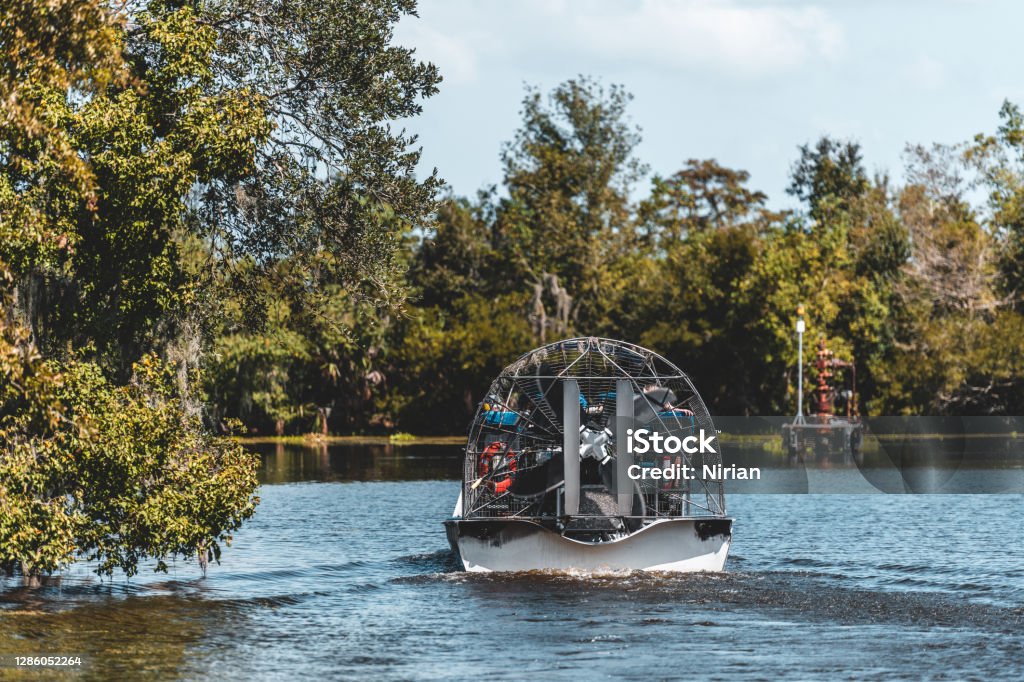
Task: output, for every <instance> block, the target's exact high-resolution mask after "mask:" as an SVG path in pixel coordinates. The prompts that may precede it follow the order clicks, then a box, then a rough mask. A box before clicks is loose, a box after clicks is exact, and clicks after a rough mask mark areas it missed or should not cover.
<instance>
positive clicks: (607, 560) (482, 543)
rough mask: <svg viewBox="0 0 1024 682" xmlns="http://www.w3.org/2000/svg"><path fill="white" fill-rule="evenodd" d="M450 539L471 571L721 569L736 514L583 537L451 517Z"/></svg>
mask: <svg viewBox="0 0 1024 682" xmlns="http://www.w3.org/2000/svg"><path fill="white" fill-rule="evenodd" d="M445 525H446V527H447V530H448V540H449V543H450V544H451V545H452V549H453V550H454V551H455V552H456V553H457V554H458V555H459V558H460V559H461V561H462V565H463V566H464V567H465V569H466V570H467V571H473V572H489V571H533V570H553V571H584V572H595V573H600V572H614V571H632V570H643V571H675V572H680V573H691V572H701V571H713V572H717V571H721V570H723V569H724V568H725V560H726V557H727V556H728V554H729V545H730V542H731V540H732V519H728V518H713V519H695V518H672V519H659V520H656V521H653V522H652V523H650V524H648V525H646V526H644V527H643V528H641V529H639V530H637V531H635V532H633V533H631V534H629V535H626V536H624V537H622V538H619V539H617V540H611V541H608V542H581V541H578V540H574V539H572V538H568V537H565V536H563V535H561V534H560V533H558V532H557V531H555V530H554V529H551V528H547V527H545V526H543V525H541V524H540V523H537V522H535V521H531V520H525V519H470V520H465V519H451V520H449V521H447V522H446V524H445Z"/></svg>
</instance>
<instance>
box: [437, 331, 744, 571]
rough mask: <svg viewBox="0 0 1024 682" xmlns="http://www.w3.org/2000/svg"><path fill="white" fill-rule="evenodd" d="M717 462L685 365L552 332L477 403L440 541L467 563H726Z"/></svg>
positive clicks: (684, 566) (500, 566)
mask: <svg viewBox="0 0 1024 682" xmlns="http://www.w3.org/2000/svg"><path fill="white" fill-rule="evenodd" d="M642 434H647V435H651V434H656V436H655V437H656V438H657V439H659V441H658V442H660V443H665V444H668V445H675V446H676V447H675V448H674V451H673V448H671V447H669V448H661V449H659V448H656V447H650V441H649V440H647V441H644V440H642V439H641V438H640V436H641V435H642ZM637 443H643V445H644V447H637ZM698 443H699V445H700V447H697V446H698ZM721 464H722V457H721V449H720V448H719V446H718V432H717V431H716V430H715V427H714V424H713V422H712V420H711V416H710V415H709V414H708V411H707V408H706V407H705V405H704V401H703V400H702V399H701V397H700V395H699V394H698V393H697V390H696V389H695V388H694V386H693V383H692V382H691V381H690V379H689V377H688V376H687V375H686V374H684V373H683V372H682V370H680V369H679V368H678V367H676V366H675V365H673V364H672V363H671V362H669V361H668V360H666V359H665V358H663V357H661V356H660V355H658V354H656V353H654V352H652V351H650V350H647V349H645V348H641V347H640V346H636V345H632V344H629V343H625V342H622V341H614V340H611V339H602V338H575V339H568V340H564V341H558V342H556V343H552V344H549V345H546V346H543V347H541V348H537V349H535V350H532V351H530V352H529V353H526V354H525V355H523V356H522V357H520V358H519V359H518V360H516V361H515V362H513V363H512V364H511V365H509V366H508V367H506V368H505V369H504V370H503V371H502V372H501V374H500V375H499V376H498V377H497V378H496V379H495V380H494V382H493V383H492V384H491V386H490V388H489V390H488V391H487V393H486V395H485V397H484V399H483V400H482V401H481V402H480V405H479V408H478V409H477V412H476V416H475V417H474V419H473V421H472V423H471V425H470V429H469V434H468V438H467V443H466V449H465V459H464V467H463V477H462V490H461V492H460V494H459V497H458V501H457V502H456V504H455V509H454V512H453V514H452V518H450V519H448V520H447V521H445V529H446V532H447V536H448V541H449V544H450V545H451V547H452V551H453V552H455V553H456V554H457V556H458V557H459V559H460V560H461V562H462V565H463V566H464V567H465V569H466V570H467V571H475V572H487V571H529V570H555V571H571V570H580V571H585V572H605V571H612V572H614V571H632V570H647V571H676V572H695V571H721V570H722V569H723V568H724V566H725V561H726V557H727V555H728V552H729V544H730V542H731V539H732V519H731V518H730V517H728V516H727V515H726V509H725V494H724V490H723V484H722V481H721V480H717V479H716V478H714V474H713V473H709V472H714V471H720V470H721Z"/></svg>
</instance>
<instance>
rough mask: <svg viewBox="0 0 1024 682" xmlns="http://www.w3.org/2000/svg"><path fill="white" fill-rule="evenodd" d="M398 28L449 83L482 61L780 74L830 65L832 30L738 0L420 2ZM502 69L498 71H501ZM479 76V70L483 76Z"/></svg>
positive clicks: (835, 42)
mask: <svg viewBox="0 0 1024 682" xmlns="http://www.w3.org/2000/svg"><path fill="white" fill-rule="evenodd" d="M419 9H420V14H421V16H422V19H416V18H409V19H406V20H403V22H402V23H401V25H400V26H399V32H398V38H399V40H400V42H401V43H402V44H406V45H411V46H416V47H417V51H418V54H419V55H420V56H421V57H422V58H424V59H429V60H430V61H433V62H434V63H436V64H437V65H438V66H439V67H440V68H441V70H442V72H443V73H444V74H445V75H446V77H447V79H448V80H449V82H450V83H451V82H455V83H459V82H471V81H474V80H476V79H477V78H478V76H479V74H480V71H481V69H482V66H481V65H482V64H483V63H484V62H488V63H494V62H497V63H498V64H499V65H502V66H507V65H508V64H521V65H524V66H525V65H526V64H528V63H534V64H535V63H536V62H537V60H541V61H546V60H554V61H555V62H562V61H563V60H564V59H565V58H566V56H571V58H572V61H573V62H574V63H577V64H578V63H580V62H581V61H584V62H588V63H592V64H593V65H594V67H601V66H605V65H607V64H608V63H609V62H614V63H616V64H620V65H628V66H639V67H641V68H644V67H647V68H652V69H658V68H665V67H669V68H673V69H690V68H693V69H710V70H714V71H716V72H720V73H722V74H723V75H739V76H746V75H760V74H772V73H780V72H786V71H789V70H791V69H794V68H798V67H800V66H802V65H805V64H808V63H811V62H814V61H821V60H832V59H834V58H836V57H837V56H838V55H839V54H840V53H841V51H842V49H843V33H842V30H841V29H840V27H839V25H838V24H837V23H836V22H835V21H834V20H833V19H832V18H831V17H829V15H828V14H827V13H826V12H825V11H824V10H823V9H821V8H819V7H817V6H814V5H799V4H794V3H786V4H781V3H756V4H754V3H749V2H742V1H741V0H573V1H571V2H570V1H567V0H519V1H518V2H509V3H504V2H502V3H498V2H480V1H479V0H446V1H445V2H440V1H439V0H426V1H425V2H422V3H421V4H420V8H419ZM502 63H503V64H502ZM483 68H486V67H483Z"/></svg>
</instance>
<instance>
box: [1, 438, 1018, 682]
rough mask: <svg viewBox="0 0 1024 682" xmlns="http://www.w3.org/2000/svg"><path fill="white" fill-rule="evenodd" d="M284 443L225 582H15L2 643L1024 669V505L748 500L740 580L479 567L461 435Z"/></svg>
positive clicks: (4, 600) (516, 669) (451, 659)
mask: <svg viewBox="0 0 1024 682" xmlns="http://www.w3.org/2000/svg"><path fill="white" fill-rule="evenodd" d="M745 447H746V446H745ZM746 450H747V452H746V456H749V457H753V458H755V459H756V460H757V461H759V462H762V463H763V462H769V463H773V464H774V466H772V467H766V469H770V471H772V472H779V473H785V474H786V475H791V476H793V477H794V479H799V480H801V481H803V486H804V488H803V489H802V490H800V492H804V491H807V492H815V486H819V485H823V484H820V483H819V482H818V478H821V477H824V478H826V479H827V478H831V477H840V478H843V479H844V480H847V481H853V480H857V479H859V480H860V481H864V480H865V477H864V476H863V475H862V474H861V470H860V468H859V466H858V465H857V463H856V462H852V463H851V462H841V461H837V462H829V463H828V464H827V465H823V466H809V467H808V466H801V465H799V463H791V462H787V461H786V459H785V458H784V457H779V456H775V455H772V454H770V453H768V452H766V451H764V450H763V449H758V447H756V446H751V447H746ZM261 453H262V457H263V474H262V476H263V481H264V485H263V487H262V489H261V491H260V496H261V498H262V504H261V506H260V508H259V510H258V512H257V514H256V516H255V517H254V518H253V519H252V521H251V522H250V523H249V524H247V525H246V526H245V527H244V528H243V529H242V531H241V532H239V533H238V534H237V536H236V538H235V542H234V544H233V546H232V547H231V548H230V549H227V550H226V551H225V553H224V562H223V564H222V565H220V566H213V567H211V568H210V571H209V575H208V576H207V577H206V578H203V577H202V574H201V572H200V571H199V570H198V568H197V567H196V566H195V565H194V562H191V561H189V562H183V561H179V562H178V563H177V564H176V565H175V566H174V567H172V572H171V574H170V575H168V576H165V575H159V574H158V575H153V574H149V573H145V572H144V573H143V574H141V575H140V576H138V577H137V578H135V579H133V580H132V581H131V582H126V581H124V580H122V579H115V580H114V581H113V582H103V581H100V580H98V579H97V578H95V577H94V576H91V575H90V574H89V572H88V570H87V567H82V566H78V567H75V568H74V569H72V570H70V571H68V572H67V574H66V575H65V576H63V579H62V580H60V581H59V582H52V583H51V584H50V585H49V586H47V587H44V588H41V589H32V590H26V589H21V588H19V587H18V586H17V585H15V584H13V583H12V582H11V581H10V580H7V581H6V582H3V581H2V580H0V587H2V588H3V591H0V657H3V656H4V655H5V654H21V655H25V654H29V655H32V654H36V655H38V654H77V655H81V656H83V658H84V659H85V661H86V664H85V666H84V669H83V671H82V672H85V673H86V676H87V677H88V678H91V679H117V680H120V679H139V678H149V679H161V680H162V679H174V678H196V677H210V676H216V677H229V678H238V679H284V678H292V677H305V678H308V679H323V678H352V679H375V680H376V679H385V680H389V679H394V680H407V679H468V678H474V679H490V678H495V679H522V678H525V677H541V678H544V679H552V678H555V679H558V678H564V679H579V678H581V677H582V676H587V677H592V676H595V675H598V676H600V675H604V676H615V677H619V676H621V677H623V678H624V679H645V680H646V679H661V678H678V677H688V678H689V677H692V678H698V679H699V678H703V677H708V676H718V677H726V678H741V679H742V678H746V679H765V678H769V679H771V678H776V677H781V676H786V677H788V678H797V679H830V678H835V677H837V676H839V677H853V678H864V677H874V678H893V677H908V678H915V679H916V678H920V677H942V676H947V677H950V678H964V677H975V678H1000V677H1002V678H1011V679H1012V678H1014V677H1015V675H1016V673H1017V672H1019V671H1020V665H1021V660H1022V651H1024V634H1022V631H1021V627H1020V624H1021V621H1022V618H1024V524H1021V523H1020V515H1021V512H1022V510H1024V496H1022V495H970V494H961V495H946V494H934V495H880V494H875V495H860V494H851V495H842V494H830V495H814V494H810V495H784V494H783V495H745V494H737V495H733V496H732V497H731V498H729V507H730V510H729V511H730V513H731V514H732V515H733V516H734V517H735V518H736V526H735V536H734V546H733V553H732V556H731V557H730V560H729V564H728V571H727V572H726V573H725V574H719V575H691V576H671V575H657V574H643V573H632V574H627V575H614V576H581V575H549V574H519V575H491V576H480V575H469V574H465V573H462V572H459V571H458V570H457V566H456V565H455V562H454V561H453V558H452V557H451V556H450V554H449V553H448V551H447V549H446V541H445V538H444V533H443V530H442V528H441V525H440V521H441V520H442V519H443V518H445V517H446V516H447V515H448V514H449V513H450V511H451V507H452V504H453V502H454V500H455V497H456V495H457V494H458V483H457V482H456V480H455V479H456V478H457V476H458V475H459V470H460V452H459V447H458V446H457V445H455V446H451V445H448V446H434V445H431V446H419V445H414V446H403V447H398V446H389V445H362V446H354V445H350V446H331V447H328V448H326V449H324V448H319V449H316V448H314V449H307V448H301V447H295V446H285V447H281V448H278V447H275V446H269V447H267V446H261ZM968 470H972V471H984V469H983V468H980V467H975V468H973V469H972V468H971V467H967V468H963V467H961V468H958V469H956V470H955V471H956V473H957V474H959V473H961V472H963V471H968ZM933 471H935V472H937V475H942V470H940V469H933ZM1003 471H1004V473H1005V472H1006V471H1010V472H1012V471H1014V470H1013V469H1006V470H1003ZM829 485H831V484H829ZM868 485H869V486H870V484H868ZM873 489H874V490H876V491H877V488H873ZM5 660H6V659H5ZM8 672H12V671H11V670H9V669H8V670H3V671H0V678H2V677H4V676H5V673H8ZM12 674H13V673H12ZM61 674H63V675H65V676H67V677H71V676H73V673H70V672H67V671H63V673H62V672H61V671H53V670H49V671H45V672H44V673H23V674H22V676H23V677H24V678H25V679H53V678H55V677H60V675H61Z"/></svg>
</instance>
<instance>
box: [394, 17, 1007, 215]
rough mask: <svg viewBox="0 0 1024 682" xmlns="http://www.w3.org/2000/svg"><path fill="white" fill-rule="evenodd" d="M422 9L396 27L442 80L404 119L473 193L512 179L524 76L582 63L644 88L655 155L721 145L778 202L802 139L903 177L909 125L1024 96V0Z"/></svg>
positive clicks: (677, 163)
mask: <svg viewBox="0 0 1024 682" xmlns="http://www.w3.org/2000/svg"><path fill="white" fill-rule="evenodd" d="M419 14H420V17H419V18H413V17H409V18H406V19H403V21H402V22H401V24H400V25H399V27H398V31H397V34H396V40H397V42H398V43H399V44H402V45H406V46H410V47H415V48H416V49H417V54H418V55H419V57H420V58H421V59H426V60H429V61H432V62H434V63H435V64H437V65H438V67H439V68H440V70H441V73H442V74H443V75H444V77H445V81H444V82H443V83H442V84H441V92H440V93H439V94H438V95H436V96H435V97H432V98H430V99H429V100H427V101H426V102H425V103H424V112H423V115H422V116H420V117H419V118H417V119H415V120H412V121H407V122H405V125H406V126H407V129H408V130H409V131H410V132H414V133H417V134H418V135H419V136H420V142H421V144H422V146H423V160H422V167H423V170H425V171H426V172H429V170H430V169H432V168H433V167H435V166H436V167H437V168H438V169H439V171H440V173H441V176H442V177H444V178H445V179H446V180H447V181H448V183H449V184H450V186H451V188H452V190H453V191H454V192H455V193H456V194H460V195H472V194H474V193H475V192H476V190H477V189H479V188H480V187H483V186H485V185H487V184H491V183H497V182H499V181H500V179H501V163H500V159H499V154H500V151H501V145H502V143H503V142H504V141H506V140H509V139H511V138H512V136H513V134H514V131H515V129H516V128H517V127H518V125H519V104H520V101H521V100H522V96H523V91H524V90H523V88H524V84H531V85H537V86H540V87H541V88H542V89H544V90H549V89H550V88H552V87H554V86H555V85H557V84H558V83H559V82H561V81H563V80H565V79H567V78H571V77H574V76H576V75H578V74H587V75H591V76H594V77H597V78H600V79H601V80H602V81H604V82H605V83H620V84H622V85H624V86H625V87H626V89H627V90H629V91H630V92H632V93H633V95H634V97H635V99H634V100H633V102H632V104H631V106H630V116H631V118H632V120H633V122H634V123H636V124H637V125H639V126H640V128H641V129H642V135H643V142H642V143H641V145H640V147H639V149H638V156H639V157H640V158H641V159H642V160H643V161H644V162H646V163H647V164H649V166H650V169H651V172H652V173H661V174H670V173H672V172H674V171H676V170H678V169H679V168H681V167H682V165H683V163H684V161H685V160H686V159H688V158H708V157H713V158H716V159H718V161H719V162H720V163H722V164H724V165H727V166H730V167H734V168H742V169H745V170H747V171H749V172H750V174H751V186H752V187H754V188H756V189H760V190H763V191H765V192H767V193H768V195H769V197H770V199H771V201H770V203H771V204H772V206H774V207H785V206H790V205H792V203H793V202H792V199H791V198H790V197H788V196H787V195H785V193H784V189H785V187H786V184H787V176H788V172H789V168H790V166H791V165H792V163H793V161H794V159H795V158H796V154H797V146H798V145H800V144H802V143H805V142H809V141H813V140H816V139H817V138H818V137H819V136H821V135H822V134H826V133H827V134H830V135H833V136H836V137H840V138H851V139H854V140H856V141H858V142H860V143H861V145H862V147H863V150H864V158H865V163H866V166H867V168H868V170H869V171H870V172H875V171H879V172H888V173H889V174H890V176H892V177H893V178H894V179H896V180H899V179H900V177H901V175H902V166H903V162H902V154H903V149H904V147H905V145H906V144H907V143H925V144H930V143H932V142H944V143H955V142H959V141H963V140H966V139H969V138H970V137H972V136H973V135H974V134H975V133H978V132H991V131H993V130H994V129H995V127H996V125H997V124H998V116H997V113H998V110H999V106H1000V104H1001V103H1002V101H1003V100H1004V99H1010V100H1013V101H1016V102H1020V103H1024V72H1022V69H1021V67H1022V66H1024V40H1022V38H1021V26H1024V3H1014V2H985V1H982V0H974V1H969V0H957V1H954V0H948V1H945V2H943V1H933V2H923V1H921V2H901V3H898V2H881V1H876V0H867V1H864V2H853V1H850V2H817V3H814V2H799V1H792V2H744V1H741V0H719V1H714V0H618V1H612V0H515V1H508V2H498V1H495V0H475V1H473V0H421V2H420V7H419ZM645 191H646V180H645V181H644V183H643V185H642V186H641V187H640V188H638V194H642V193H643V192H645Z"/></svg>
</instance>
